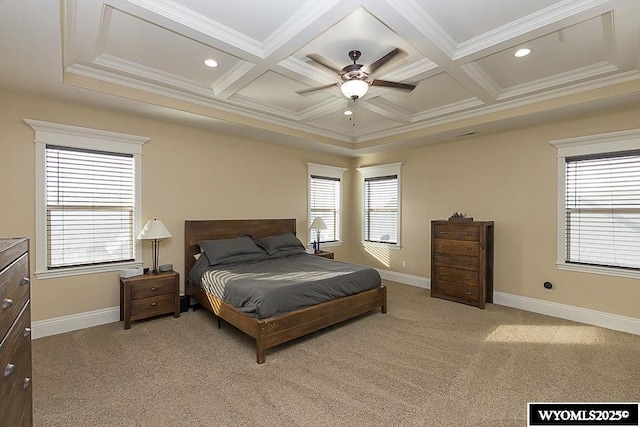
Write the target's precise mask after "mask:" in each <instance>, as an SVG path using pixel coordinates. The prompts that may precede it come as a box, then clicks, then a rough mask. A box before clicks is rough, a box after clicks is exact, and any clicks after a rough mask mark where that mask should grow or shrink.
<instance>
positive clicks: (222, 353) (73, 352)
mask: <svg viewBox="0 0 640 427" xmlns="http://www.w3.org/2000/svg"><path fill="white" fill-rule="evenodd" d="M387 284H388V286H389V313H388V314H386V315H383V314H380V313H379V312H378V313H371V314H367V315H365V316H362V317H360V318H358V319H355V320H352V321H349V322H347V323H344V324H342V325H339V326H337V327H333V328H329V329H326V330H324V331H321V332H319V333H316V334H313V335H311V336H309V337H305V338H302V339H300V340H297V341H295V342H293V343H288V344H285V345H282V346H280V347H277V348H275V349H271V350H270V351H268V353H267V358H266V363H265V364H264V365H258V364H256V363H255V349H254V343H253V341H252V340H251V339H250V338H248V337H247V336H245V335H244V334H242V333H241V332H239V331H237V330H236V329H234V328H233V327H231V326H229V325H223V328H222V329H221V330H218V329H217V323H216V321H215V319H214V318H213V317H212V316H211V315H210V314H209V313H207V312H205V311H204V310H200V311H196V312H193V311H190V312H188V313H183V314H182V316H181V317H180V318H179V319H174V318H173V317H172V316H168V317H160V318H156V319H152V320H148V321H141V322H134V324H133V327H132V329H130V330H128V331H125V330H123V327H122V323H115V324H109V325H104V326H99V327H95V328H90V329H86V330H82V331H75V332H70V333H67V334H63V335H58V336H53V337H46V338H41V339H38V340H35V341H34V342H33V378H34V379H33V396H34V424H35V425H36V426H226V425H234V426H235V425H244V426H282V425H286V426H336V425H342V426H347V425H348V426H354V425H355V426H358V425H385V426H387V425H406V426H523V425H525V424H526V405H527V402H531V401H579V402H591V401H612V402H628V401H640V336H635V335H630V334H625V333H621V332H615V331H610V330H606V329H601V328H597V327H592V326H587V325H582V324H578V323H573V322H568V321H563V320H560V319H555V318H551V317H546V316H541V315H537V314H533V313H528V312H525V311H520V310H515V309H510V308H506V307H502V306H497V305H493V304H489V305H488V306H487V309H486V310H479V309H477V308H473V307H468V306H464V305H460V304H455V303H451V302H447V301H444V300H439V299H433V298H430V297H429V291H428V290H424V289H419V288H415V287H410V286H405V285H401V284H397V283H387Z"/></svg>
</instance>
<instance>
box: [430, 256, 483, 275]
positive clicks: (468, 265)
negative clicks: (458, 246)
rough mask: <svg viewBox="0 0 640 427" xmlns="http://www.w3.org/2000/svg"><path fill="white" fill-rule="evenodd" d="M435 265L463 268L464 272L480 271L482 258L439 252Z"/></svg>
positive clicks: (435, 257)
mask: <svg viewBox="0 0 640 427" xmlns="http://www.w3.org/2000/svg"><path fill="white" fill-rule="evenodd" d="M434 263H435V265H439V266H443V267H455V268H462V269H464V270H473V271H478V269H479V267H480V258H478V257H472V256H464V255H453V254H446V253H442V252H438V253H436V254H435V256H434Z"/></svg>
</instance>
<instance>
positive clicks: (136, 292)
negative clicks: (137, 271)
mask: <svg viewBox="0 0 640 427" xmlns="http://www.w3.org/2000/svg"><path fill="white" fill-rule="evenodd" d="M174 286H175V285H174V277H173V276H167V277H163V278H156V277H152V278H151V279H149V280H144V281H140V282H139V283H134V284H133V285H131V299H132V300H137V299H142V298H149V297H153V296H156V295H164V294H172V295H173V293H174V292H175V289H174Z"/></svg>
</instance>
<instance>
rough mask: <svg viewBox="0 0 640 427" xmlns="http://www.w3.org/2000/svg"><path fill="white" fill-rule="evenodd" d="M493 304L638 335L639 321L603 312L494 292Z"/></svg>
mask: <svg viewBox="0 0 640 427" xmlns="http://www.w3.org/2000/svg"><path fill="white" fill-rule="evenodd" d="M493 302H494V303H495V304H499V305H504V306H507V307H512V308H519V309H522V310H526V311H532V312H534V313H539V314H546V315H547V316H552V317H559V318H561V319H566V320H573V321H574V322H580V323H586V324H588V325H594V326H601V327H603V328H607V329H613V330H615V331H622V332H628V333H630V334H635V335H640V319H636V318H634V317H627V316H620V315H618V314H611V313H606V312H604V311H597V310H590V309H586V308H581V307H575V306H572V305H567V304H560V303H557V302H549V301H544V300H539V299H535V298H529V297H522V296H519V295H513V294H507V293H504V292H494V293H493Z"/></svg>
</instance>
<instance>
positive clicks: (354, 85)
mask: <svg viewBox="0 0 640 427" xmlns="http://www.w3.org/2000/svg"><path fill="white" fill-rule="evenodd" d="M340 90H341V91H342V94H343V95H344V96H346V97H347V98H349V99H353V100H356V99H358V98H361V97H363V96H364V95H365V94H366V93H367V90H369V84H368V83H367V82H365V81H363V80H360V79H351V80H347V81H346V82H344V83H342V85H341V86H340Z"/></svg>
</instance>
